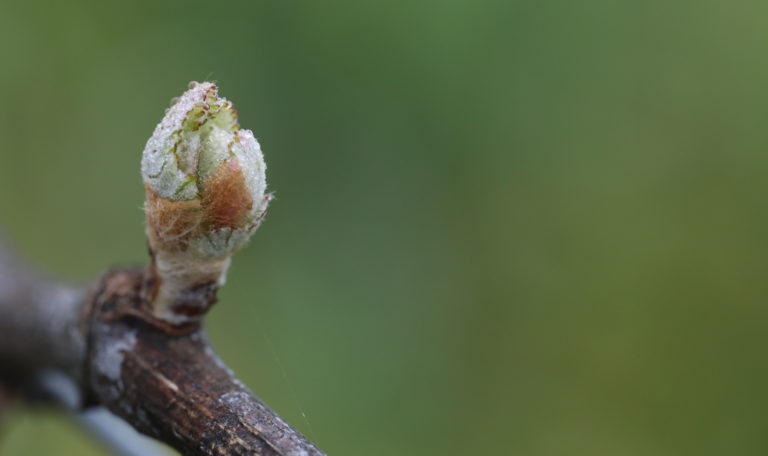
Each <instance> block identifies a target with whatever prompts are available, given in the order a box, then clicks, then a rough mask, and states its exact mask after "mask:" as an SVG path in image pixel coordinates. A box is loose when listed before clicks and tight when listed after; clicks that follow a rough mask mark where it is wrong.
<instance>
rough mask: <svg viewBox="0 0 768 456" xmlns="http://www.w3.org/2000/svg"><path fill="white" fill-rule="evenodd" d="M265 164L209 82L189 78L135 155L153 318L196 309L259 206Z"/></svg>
mask: <svg viewBox="0 0 768 456" xmlns="http://www.w3.org/2000/svg"><path fill="white" fill-rule="evenodd" d="M265 171H266V164H265V163H264V156H263V154H262V153H261V148H260V147H259V143H258V142H257V141H256V138H254V137H253V133H251V131H249V130H241V129H240V125H239V124H238V123H237V111H236V110H234V108H233V107H232V103H230V102H229V101H227V100H226V99H225V98H223V97H219V96H218V91H217V88H216V86H215V85H214V84H212V83H210V82H204V83H200V84H198V83H195V82H193V83H190V89H189V90H188V91H187V92H185V93H184V94H183V95H182V96H181V97H180V98H178V99H174V100H173V104H172V106H171V107H170V108H169V109H168V110H167V111H166V113H165V117H164V118H163V120H162V122H160V124H159V125H158V126H157V128H155V132H154V134H153V135H152V137H151V138H150V139H149V141H147V145H146V147H145V149H144V154H143V156H142V160H141V174H142V177H143V179H144V189H145V193H146V202H145V205H144V208H145V212H146V216H147V238H148V241H149V248H150V252H151V254H152V255H153V261H152V265H151V266H150V268H151V269H152V270H151V271H150V272H151V274H150V277H152V279H153V280H152V284H151V290H149V292H148V295H149V296H148V299H149V300H150V302H151V305H152V309H153V312H154V314H155V316H156V317H158V318H161V319H163V320H167V321H169V322H171V323H183V322H186V321H188V320H190V319H194V318H196V317H199V316H200V315H202V314H203V313H204V312H205V311H206V310H207V308H208V307H209V306H210V305H211V304H212V303H213V301H214V300H215V292H216V289H217V288H218V287H219V286H220V285H222V284H223V283H224V280H225V276H226V270H227V267H228V266H229V262H230V256H231V255H232V253H234V252H235V251H236V250H237V249H239V248H241V247H242V246H244V245H245V244H246V243H247V242H248V239H249V238H250V236H251V234H253V232H254V231H256V228H258V226H259V223H260V222H261V219H262V217H263V216H264V214H265V213H266V209H267V204H268V203H269V199H270V195H269V194H266V193H265V192H266V187H267V181H266V174H265Z"/></svg>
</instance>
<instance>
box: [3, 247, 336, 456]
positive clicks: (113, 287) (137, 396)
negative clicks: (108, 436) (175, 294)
mask: <svg viewBox="0 0 768 456" xmlns="http://www.w3.org/2000/svg"><path fill="white" fill-rule="evenodd" d="M145 281H146V278H145V272H144V271H143V270H118V271H114V272H111V273H109V274H107V275H106V276H104V277H103V278H101V279H100V280H99V281H98V283H97V284H96V286H95V287H94V288H93V289H92V290H91V292H90V293H88V294H87V295H84V294H83V293H82V292H79V291H77V290H76V289H74V288H70V287H66V286H62V285H57V284H52V283H50V282H47V281H44V280H41V279H40V277H39V276H38V275H36V274H34V273H32V272H31V271H30V270H29V269H28V268H25V267H23V266H19V265H18V263H17V260H15V259H14V258H13V257H11V256H10V254H9V252H8V250H7V248H4V246H2V244H1V241H0V333H2V334H3V335H4V339H5V340H7V341H8V343H3V344H0V366H2V369H3V370H2V371H0V380H1V381H3V382H5V383H8V384H12V385H16V386H17V387H21V388H22V389H23V390H24V394H25V395H27V396H31V397H39V396H40V394H41V393H40V386H39V385H37V384H36V382H35V381H34V380H35V379H37V378H39V376H40V374H41V373H42V372H46V371H49V370H52V369H55V370H57V371H60V372H61V373H63V374H64V375H66V376H67V377H68V378H70V379H71V380H72V381H73V382H74V383H75V385H76V386H77V388H78V389H79V390H80V393H81V394H80V397H81V400H80V404H79V405H80V406H83V407H88V406H95V405H103V406H105V407H107V408H108V409H109V410H110V411H112V412H113V413H115V414H116V415H118V416H120V417H122V418H123V419H125V420H126V421H127V422H128V423H129V424H130V425H131V426H133V427H134V428H135V429H137V430H138V431H139V432H141V433H143V434H146V435H149V436H151V437H154V438H156V439H158V440H160V441H162V442H165V443H167V444H168V445H170V446H171V447H173V448H175V449H176V450H178V451H180V452H181V453H183V454H185V455H214V454H215V455H224V454H232V455H246V454H248V455H250V454H259V455H263V456H272V455H285V456H288V455H297V456H298V455H303V456H319V455H322V454H323V453H322V452H321V451H320V450H318V449H317V448H316V447H315V446H313V445H312V444H311V443H309V442H308V441H307V440H306V439H305V438H304V437H303V436H301V434H299V433H298V432H297V431H296V430H294V429H292V428H291V427H290V426H288V425H287V424H286V423H285V422H284V421H283V420H282V419H281V418H280V417H279V416H278V415H277V414H275V412H273V411H272V410H271V409H269V407H267V406H266V405H265V404H264V403H263V402H261V400H259V399H258V398H257V397H256V396H254V395H253V393H251V392H250V391H249V390H248V389H247V388H245V386H243V384H242V383H241V382H240V381H238V380H237V378H235V376H234V375H233V374H232V371H230V370H229V369H228V368H227V367H226V366H225V365H224V363H223V362H222V361H221V360H220V359H219V357H218V356H216V354H215V353H214V352H213V350H212V349H211V346H210V344H209V343H208V339H207V337H206V335H205V333H204V331H203V329H202V327H201V326H200V325H198V324H193V325H189V326H186V327H182V328H178V329H176V330H175V332H176V333H169V332H168V328H167V327H166V326H165V325H164V324H163V323H162V322H160V321H158V320H154V319H153V318H152V316H151V315H150V314H146V313H145V307H144V305H145V302H144V300H143V298H142V296H141V290H142V286H143V284H144V282H145ZM24 385H27V386H24ZM30 385H35V386H34V387H30Z"/></svg>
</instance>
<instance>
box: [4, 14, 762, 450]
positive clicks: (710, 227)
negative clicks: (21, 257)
mask: <svg viewBox="0 0 768 456" xmlns="http://www.w3.org/2000/svg"><path fill="white" fill-rule="evenodd" d="M21 3H22V2H15V3H10V2H7V1H6V0H0V68H1V69H2V71H0V87H2V93H3V108H2V109H0V138H2V146H0V226H2V228H3V229H4V231H6V232H7V234H8V235H9V236H10V237H11V239H12V240H13V241H14V242H15V243H16V244H17V245H18V246H19V248H20V249H21V250H22V251H23V252H24V253H25V254H26V256H27V257H28V258H29V259H30V260H31V261H33V262H34V263H36V264H37V265H40V266H41V267H43V268H45V269H47V270H48V271H50V272H51V273H52V274H54V275H56V276H59V277H62V278H67V279H71V280H74V281H78V282H81V283H84V284H85V283H88V282H89V281H90V280H92V279H93V278H94V277H96V276H98V275H99V274H100V273H101V272H102V271H103V270H104V269H105V267H107V266H110V265H116V264H126V263H127V264H142V263H144V262H145V261H146V253H145V251H146V249H145V243H144V235H143V215H142V212H141V210H140V206H141V204H142V199H143V191H142V185H141V179H140V175H139V159H140V155H141V151H142V149H143V146H144V143H145V141H146V140H147V138H148V137H149V136H150V134H151V133H152V130H153V128H154V126H155V124H156V123H157V122H158V121H159V120H160V118H161V117H162V115H163V110H164V108H166V107H167V106H168V103H169V100H170V99H171V98H172V97H174V96H178V95H179V94H181V93H182V91H183V90H185V88H186V86H187V82H188V81H190V80H205V79H212V80H216V81H217V82H218V83H219V85H220V91H221V94H222V95H224V96H226V97H227V98H229V99H231V100H233V101H234V103H235V105H236V107H237V108H238V110H239V112H240V121H241V124H242V125H243V126H244V127H245V128H249V129H252V130H253V131H254V133H255V134H256V136H257V137H258V138H259V140H260V142H261V144H262V148H263V149H264V151H265V153H266V158H267V163H268V166H269V170H268V178H269V183H270V188H271V190H273V191H274V192H275V196H276V200H275V201H274V202H273V204H272V205H271V207H270V212H269V215H268V216H267V219H266V221H265V223H264V224H263V225H262V227H261V229H260V230H259V232H258V233H257V235H256V236H255V238H254V240H253V241H252V243H251V245H250V246H249V247H248V248H247V249H246V250H244V251H243V252H241V253H240V254H238V255H237V256H236V257H235V260H234V264H233V268H232V269H231V272H230V274H229V281H228V284H227V286H226V287H225V288H224V289H223V290H222V291H221V293H220V302H219V304H218V305H217V306H216V307H215V308H214V310H213V311H212V312H211V314H210V316H209V318H208V329H209V331H210V333H211V338H212V341H213V343H214V345H215V347H216V348H217V350H218V351H219V352H220V354H221V356H222V357H223V358H224V359H225V360H226V361H227V363H229V364H230V365H231V366H232V368H233V369H234V370H235V371H236V372H237V373H238V374H239V375H240V376H241V377H242V379H243V380H244V382H245V383H246V384H247V385H248V386H249V387H251V388H252V389H253V390H254V391H255V392H256V393H257V394H258V395H260V396H261V397H262V398H263V399H264V400H265V401H266V402H267V403H268V404H269V405H270V406H271V407H273V408H274V409H276V410H277V411H278V412H279V413H280V414H281V415H283V416H284V417H285V418H286V419H287V421H289V422H290V423H292V424H293V425H295V426H296V427H297V428H298V429H300V430H301V431H302V432H303V433H305V434H307V435H308V436H309V437H310V438H311V439H312V440H314V441H315V442H316V443H317V444H318V445H319V446H320V447H321V448H322V449H324V450H325V451H326V452H328V453H329V454H330V455H370V456H377V455H393V454H395V455H400V454H414V455H422V454H425V455H426V454H428V455H439V454H510V455H566V454H567V455H662V456H664V455H683V454H685V455H722V454H740V455H746V454H754V455H764V454H766V452H768V433H766V426H768V393H766V384H767V383H768V368H766V360H765V359H764V358H765V356H764V352H765V349H766V347H767V346H768V332H767V331H766V330H767V329H768V308H767V307H766V301H768V281H766V275H767V274H768V259H767V258H766V257H768V236H766V235H767V234H768V205H767V204H766V203H765V202H764V201H765V200H766V197H767V196H768V181H767V180H766V179H765V176H766V173H767V172H768V154H767V153H766V152H768V150H767V149H768V129H766V127H765V119H766V117H768V115H767V111H768V91H766V85H767V84H768V27H766V17H768V4H767V3H766V2H764V1H751V2H750V1H742V2H730V3H729V2H722V1H698V2H693V1H690V2H685V1H677V2H670V1H646V2H630V1H623V2H621V1H619V2H617V1H584V2H573V1H566V0H561V1H484V0H481V1H468V0H465V1H437V0H432V1H415V2H406V1H391V0H390V1H372V2H358V1H336V2H318V1H310V0H296V1H279V2H278V1H275V2H266V1H242V2H238V3H233V2H226V1H225V2H193V1H184V2H182V1H157V0H154V1H135V2H121V3H119V4H118V3H115V4H112V3H108V2H96V1H94V2H72V1H68V2H48V3H44V4H38V3H36V2H28V3H26V4H24V5H22V4H21ZM303 414H305V415H306V417H307V419H306V420H305V419H304V417H303V416H302V415H303ZM0 454H3V455H27V454H30V455H31V454H48V455H69V454H77V455H102V454H105V453H104V450H102V449H101V447H99V446H98V445H97V444H96V443H94V442H93V441H92V440H91V439H90V438H89V437H88V436H87V435H86V434H84V433H82V432H81V431H80V430H79V429H78V428H77V427H76V426H75V425H74V424H73V423H72V422H70V421H68V420H67V419H66V418H65V417H63V416H62V415H61V414H59V413H57V412H55V411H48V410H27V409H19V408H17V409H15V410H14V411H13V412H12V413H11V415H10V416H9V417H7V419H6V420H5V423H4V426H3V429H2V431H0Z"/></svg>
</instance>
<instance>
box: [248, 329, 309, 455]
mask: <svg viewBox="0 0 768 456" xmlns="http://www.w3.org/2000/svg"><path fill="white" fill-rule="evenodd" d="M256 320H257V319H254V326H256V329H257V331H259V332H260V333H261V335H262V337H263V338H264V341H265V342H266V343H267V346H268V347H269V351H270V352H271V353H272V357H273V358H274V360H275V364H277V367H278V369H280V373H281V374H282V376H283V381H284V382H285V386H286V387H287V388H288V391H289V392H290V393H291V396H292V398H293V402H294V404H295V405H296V408H297V409H298V410H299V413H301V417H302V418H304V422H305V423H307V429H308V430H309V436H310V437H311V438H312V441H314V442H316V441H317V437H316V436H315V431H314V429H312V423H310V422H309V418H308V417H307V414H306V412H304V407H302V406H301V402H300V401H299V395H298V394H296V390H295V389H294V388H293V385H292V384H291V381H290V379H289V378H288V371H286V370H285V367H283V363H282V361H280V356H279V355H278V354H277V350H276V349H275V346H274V345H273V344H272V341H271V340H270V339H269V336H267V333H266V332H265V331H263V330H262V328H261V325H260V324H259V323H258V322H257V321H256Z"/></svg>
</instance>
